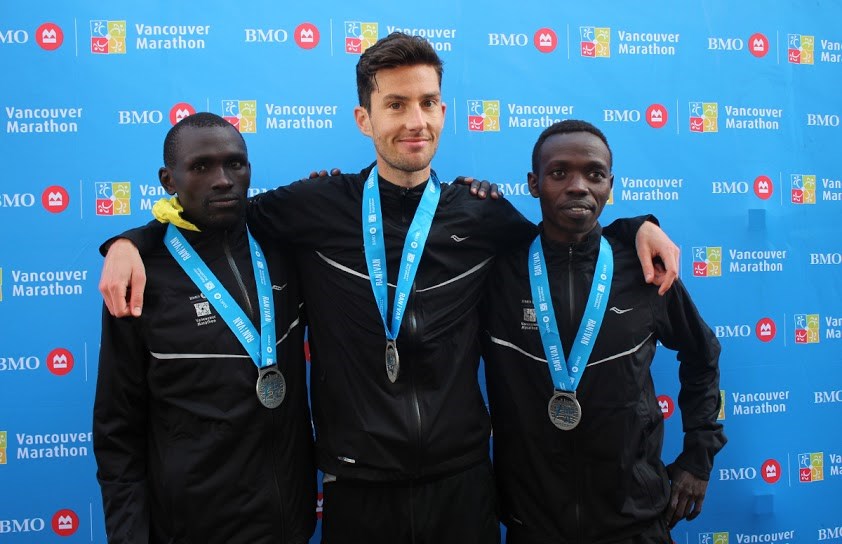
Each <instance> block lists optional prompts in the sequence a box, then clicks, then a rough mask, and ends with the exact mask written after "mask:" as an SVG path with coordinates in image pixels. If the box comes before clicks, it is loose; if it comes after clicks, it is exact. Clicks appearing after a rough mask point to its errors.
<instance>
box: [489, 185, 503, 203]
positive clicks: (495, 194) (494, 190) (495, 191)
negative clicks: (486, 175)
mask: <svg viewBox="0 0 842 544" xmlns="http://www.w3.org/2000/svg"><path fill="white" fill-rule="evenodd" d="M489 194H490V195H491V198H493V199H494V200H497V199H498V198H500V196H501V195H500V187H498V186H497V184H496V183H492V184H491V190H490V191H489Z"/></svg>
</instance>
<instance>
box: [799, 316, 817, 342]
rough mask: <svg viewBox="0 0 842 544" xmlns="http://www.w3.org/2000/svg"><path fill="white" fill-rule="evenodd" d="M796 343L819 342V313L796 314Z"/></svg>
mask: <svg viewBox="0 0 842 544" xmlns="http://www.w3.org/2000/svg"><path fill="white" fill-rule="evenodd" d="M795 343H796V344H818V343H819V314H795Z"/></svg>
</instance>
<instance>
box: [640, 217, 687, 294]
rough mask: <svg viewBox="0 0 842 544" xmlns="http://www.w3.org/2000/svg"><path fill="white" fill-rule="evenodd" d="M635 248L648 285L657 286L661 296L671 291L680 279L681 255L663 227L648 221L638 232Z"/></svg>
mask: <svg viewBox="0 0 842 544" xmlns="http://www.w3.org/2000/svg"><path fill="white" fill-rule="evenodd" d="M635 247H636V248H637V256H638V257H639V258H640V264H641V265H643V277H644V278H645V279H646V283H652V284H655V285H657V286H658V294H659V295H663V294H664V293H666V292H667V291H669V289H670V287H672V284H673V282H675V278H677V277H678V258H679V255H680V253H681V252H680V250H679V249H678V246H677V245H675V244H674V243H673V241H672V240H670V238H669V236H667V235H666V233H665V232H664V231H663V230H661V227H659V226H658V225H656V224H655V223H652V222H650V221H646V222H644V223H643V225H641V227H640V229H638V231H637V236H636V237H635Z"/></svg>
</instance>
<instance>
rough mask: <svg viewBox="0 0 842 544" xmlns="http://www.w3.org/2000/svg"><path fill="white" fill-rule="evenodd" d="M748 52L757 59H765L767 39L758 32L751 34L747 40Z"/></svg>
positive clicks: (767, 49) (767, 47)
mask: <svg viewBox="0 0 842 544" xmlns="http://www.w3.org/2000/svg"><path fill="white" fill-rule="evenodd" d="M748 50H749V52H750V53H751V54H752V55H754V56H755V57H757V58H760V57H765V56H766V53H768V52H769V39H768V38H767V37H766V36H764V35H763V34H761V33H760V32H757V33H755V34H752V35H751V37H750V38H749V39H748Z"/></svg>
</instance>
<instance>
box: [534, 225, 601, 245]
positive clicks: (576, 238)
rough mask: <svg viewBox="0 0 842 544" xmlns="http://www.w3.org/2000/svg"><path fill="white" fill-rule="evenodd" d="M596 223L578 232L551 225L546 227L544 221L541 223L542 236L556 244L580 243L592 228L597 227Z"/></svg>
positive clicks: (586, 237) (585, 238)
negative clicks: (586, 229) (587, 229)
mask: <svg viewBox="0 0 842 544" xmlns="http://www.w3.org/2000/svg"><path fill="white" fill-rule="evenodd" d="M597 224H598V223H597ZM597 224H595V225H594V226H593V228H591V229H590V230H589V231H587V232H581V233H580V232H570V231H567V230H563V229H559V228H553V227H549V228H548V225H547V224H546V223H544V225H543V230H544V236H545V237H546V238H547V239H548V240H550V241H552V242H555V243H557V244H571V245H576V244H580V243H582V242H584V241H585V240H587V239H588V235H590V233H591V232H593V229H595V228H596V227H597Z"/></svg>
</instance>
